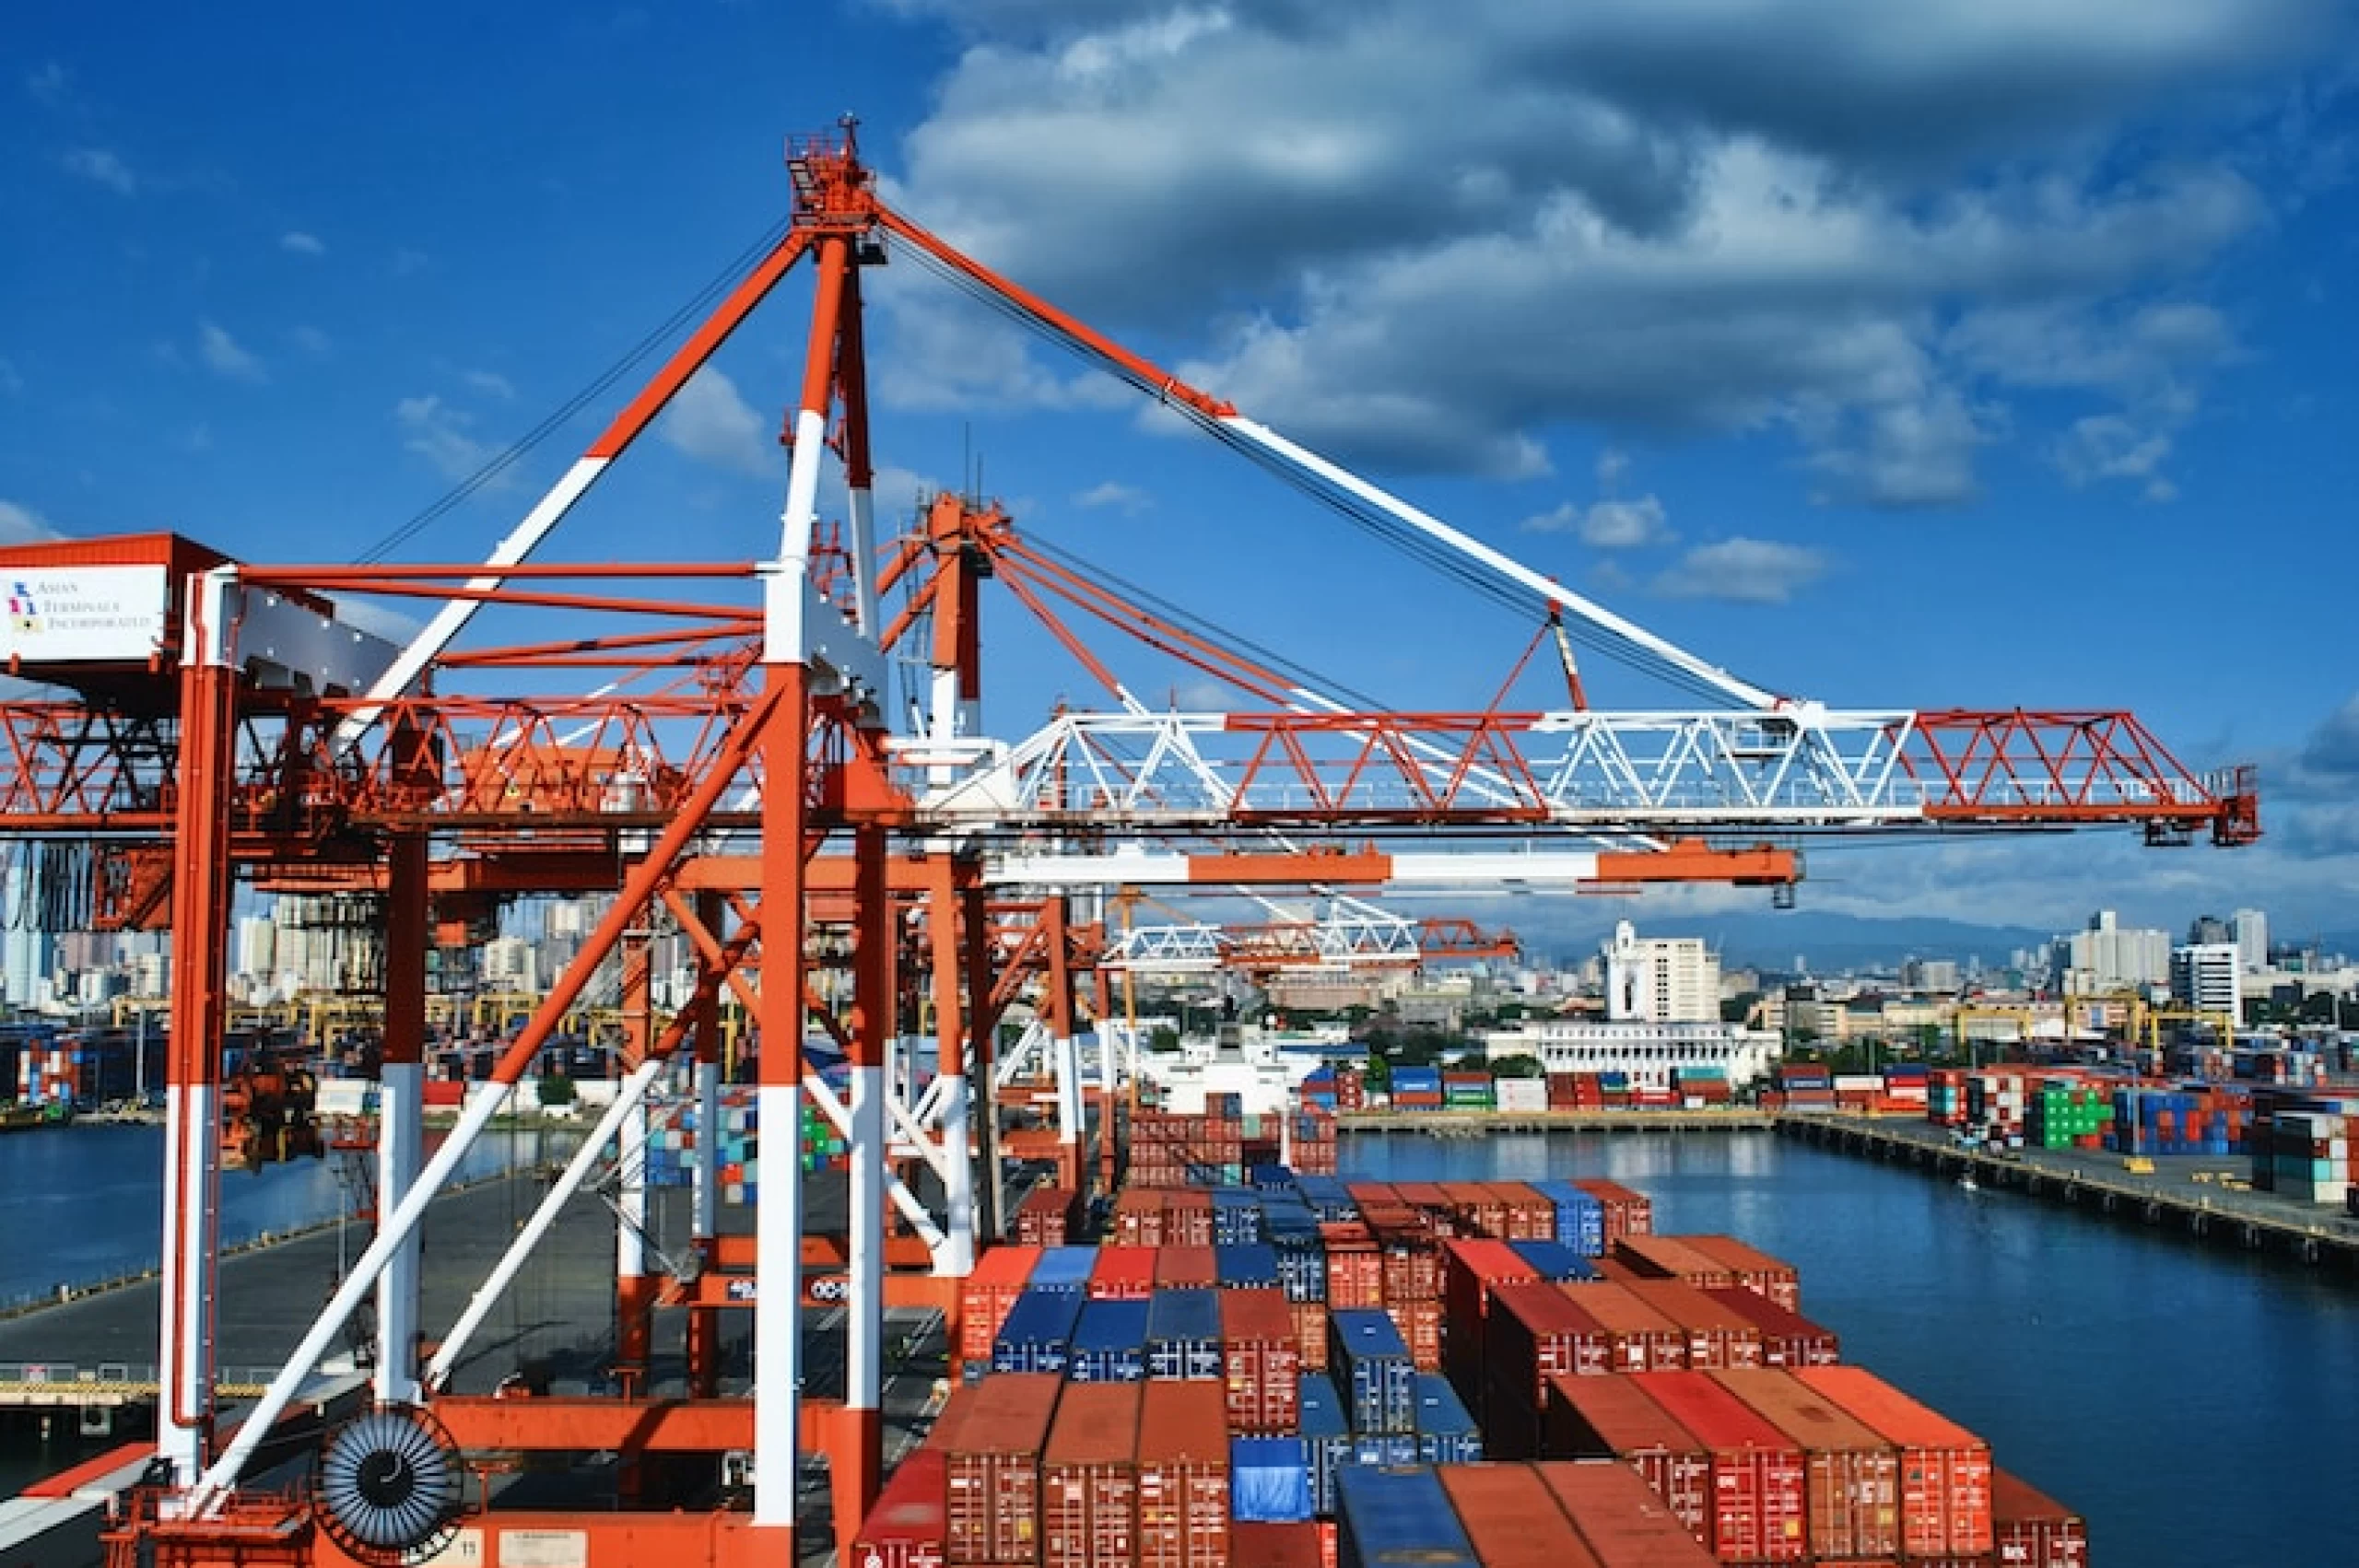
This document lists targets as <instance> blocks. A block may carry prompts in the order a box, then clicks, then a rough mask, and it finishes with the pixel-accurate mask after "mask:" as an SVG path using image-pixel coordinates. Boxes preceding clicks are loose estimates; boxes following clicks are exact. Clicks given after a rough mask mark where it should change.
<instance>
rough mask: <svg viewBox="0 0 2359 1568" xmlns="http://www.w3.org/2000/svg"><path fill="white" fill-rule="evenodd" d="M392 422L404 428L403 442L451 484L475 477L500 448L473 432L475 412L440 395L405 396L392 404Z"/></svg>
mask: <svg viewBox="0 0 2359 1568" xmlns="http://www.w3.org/2000/svg"><path fill="white" fill-rule="evenodd" d="M393 423H394V424H396V425H398V426H399V427H401V429H402V432H403V435H402V445H403V446H404V447H405V448H406V449H407V450H409V451H413V452H416V453H417V455H418V456H420V457H422V458H424V459H425V460H426V461H427V462H428V463H429V464H430V465H431V466H432V467H433V469H434V471H435V472H436V473H438V474H440V475H441V476H442V477H443V478H445V479H448V480H450V481H451V482H452V484H458V483H460V482H462V481H464V480H466V479H470V478H472V477H474V476H475V473H476V472H477V471H478V470H480V469H481V468H482V467H483V466H484V464H485V463H487V462H490V461H491V459H492V458H493V456H494V455H496V453H497V451H498V449H497V448H495V447H493V446H492V445H491V444H490V443H489V442H487V441H483V440H478V439H476V438H475V436H474V435H473V434H472V433H471V432H470V427H472V426H473V425H474V423H475V418H474V416H473V415H469V414H466V413H464V411H462V410H459V409H456V408H452V407H451V406H450V405H449V404H445V403H444V402H443V401H442V400H441V399H440V398H439V397H433V396H428V397H405V398H404V399H402V400H401V401H400V402H399V403H397V404H394V405H393Z"/></svg>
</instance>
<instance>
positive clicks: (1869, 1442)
mask: <svg viewBox="0 0 2359 1568" xmlns="http://www.w3.org/2000/svg"><path fill="white" fill-rule="evenodd" d="M1713 1379H1714V1381H1716V1382H1718V1383H1719V1385H1720V1387H1723V1388H1726V1389H1727V1390H1728V1391H1729V1392H1730V1393H1731V1394H1734V1395H1735V1396H1736V1397H1737V1398H1740V1399H1742V1400H1743V1401H1744V1402H1745V1404H1746V1405H1747V1406H1748V1407H1750V1408H1751V1409H1752V1410H1753V1411H1754V1413H1755V1414H1756V1415H1758V1416H1760V1417H1761V1418H1762V1419H1763V1420H1764V1421H1766V1422H1769V1424H1770V1425H1772V1426H1774V1427H1776V1428H1777V1429H1778V1431H1780V1432H1782V1433H1785V1434H1786V1436H1787V1437H1788V1438H1790V1440H1792V1442H1793V1443H1794V1444H1795V1445H1796V1446H1798V1447H1799V1448H1801V1450H1802V1485H1803V1492H1804V1494H1805V1495H1804V1504H1803V1509H1802V1517H1803V1524H1804V1527H1805V1528H1806V1531H1807V1537H1808V1540H1809V1543H1810V1544H1809V1550H1810V1554H1811V1555H1812V1556H1813V1557H1823V1558H1866V1557H1887V1558H1888V1557H1896V1556H1898V1555H1899V1553H1900V1544H1901V1543H1900V1492H1899V1486H1900V1477H1899V1468H1898V1459H1897V1457H1896V1456H1895V1454H1894V1451H1893V1447H1892V1445H1891V1444H1889V1443H1886V1442H1885V1441H1884V1439H1883V1438H1882V1437H1881V1436H1879V1435H1877V1434H1876V1433H1873V1432H1872V1431H1870V1430H1869V1429H1868V1428H1867V1427H1866V1426H1864V1425H1862V1424H1861V1423H1860V1422H1858V1421H1856V1420H1854V1419H1853V1418H1852V1417H1851V1416H1849V1415H1847V1414H1846V1413H1844V1412H1843V1411H1842V1410H1838V1409H1837V1408H1836V1407H1835V1405H1834V1403H1833V1402H1832V1401H1830V1400H1828V1399H1827V1398H1825V1397H1823V1396H1821V1395H1819V1394H1817V1393H1815V1392H1814V1391H1813V1390H1812V1389H1810V1388H1809V1387H1805V1386H1804V1385H1803V1384H1802V1383H1800V1382H1798V1381H1796V1380H1795V1378H1794V1376H1793V1375H1792V1374H1791V1373H1787V1372H1720V1373H1715V1374H1713Z"/></svg>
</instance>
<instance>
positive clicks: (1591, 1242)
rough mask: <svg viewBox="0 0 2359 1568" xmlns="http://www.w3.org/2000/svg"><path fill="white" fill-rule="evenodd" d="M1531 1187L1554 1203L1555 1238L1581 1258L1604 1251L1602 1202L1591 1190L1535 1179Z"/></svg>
mask: <svg viewBox="0 0 2359 1568" xmlns="http://www.w3.org/2000/svg"><path fill="white" fill-rule="evenodd" d="M1532 1190H1533V1191H1534V1192H1537V1193H1538V1194H1540V1196H1541V1197H1543V1198H1544V1199H1547V1200H1548V1201H1549V1202H1551V1203H1553V1204H1555V1209H1556V1228H1555V1233H1554V1234H1555V1239H1556V1240H1557V1241H1559V1242H1562V1243H1563V1244H1564V1245H1565V1246H1569V1247H1571V1248H1572V1249H1573V1250H1574V1251H1575V1252H1578V1253H1579V1254H1580V1255H1581V1256H1582V1257H1583V1258H1596V1257H1598V1256H1600V1255H1602V1253H1603V1252H1604V1251H1605V1205H1604V1204H1603V1203H1602V1202H1601V1201H1600V1200H1599V1199H1598V1197H1597V1195H1596V1194H1595V1193H1593V1192H1584V1191H1582V1190H1581V1189H1580V1188H1578V1187H1575V1186H1574V1185H1573V1184H1572V1183H1571V1182H1568V1181H1538V1182H1534V1183H1532Z"/></svg>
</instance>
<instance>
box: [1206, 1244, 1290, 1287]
mask: <svg viewBox="0 0 2359 1568" xmlns="http://www.w3.org/2000/svg"><path fill="white" fill-rule="evenodd" d="M1213 1272H1214V1275H1215V1278H1217V1279H1218V1280H1219V1281H1220V1288H1221V1289H1223V1290H1225V1291H1274V1290H1276V1289H1277V1288H1278V1286H1279V1282H1280V1281H1279V1279H1278V1251H1277V1248H1275V1247H1273V1246H1271V1245H1270V1244H1269V1243H1268V1242H1265V1241H1255V1242H1246V1243H1244V1244H1242V1245H1240V1246H1215V1247H1214V1248H1213Z"/></svg>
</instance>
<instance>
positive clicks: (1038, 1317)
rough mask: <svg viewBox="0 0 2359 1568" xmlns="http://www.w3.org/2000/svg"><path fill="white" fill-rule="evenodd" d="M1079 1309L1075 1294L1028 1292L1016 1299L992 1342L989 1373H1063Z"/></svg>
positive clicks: (1074, 1292) (1072, 1292) (1079, 1305)
mask: <svg viewBox="0 0 2359 1568" xmlns="http://www.w3.org/2000/svg"><path fill="white" fill-rule="evenodd" d="M1081 1307H1082V1297H1081V1293H1080V1292H1078V1291H1041V1290H1028V1291H1026V1292H1025V1293H1023V1294H1022V1295H1020V1296H1018V1297H1016V1298H1015V1305H1014V1306H1013V1307H1011V1308H1009V1309H1008V1314H1007V1319H1006V1321H1005V1322H1003V1323H1002V1324H1001V1325H1000V1326H999V1335H998V1337H997V1338H996V1339H994V1340H992V1371H993V1372H1054V1373H1059V1374H1062V1372H1063V1371H1064V1369H1065V1362H1066V1360H1067V1357H1068V1355H1069V1354H1070V1352H1071V1349H1072V1345H1073V1328H1074V1322H1075V1320H1077V1319H1078V1318H1079V1317H1080V1316H1081Z"/></svg>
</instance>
